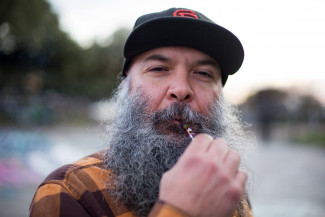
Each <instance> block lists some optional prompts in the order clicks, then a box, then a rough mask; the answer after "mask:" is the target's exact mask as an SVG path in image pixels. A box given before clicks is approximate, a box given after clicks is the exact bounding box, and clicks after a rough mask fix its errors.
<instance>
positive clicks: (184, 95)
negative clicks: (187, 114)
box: [167, 73, 193, 102]
mask: <svg viewBox="0 0 325 217" xmlns="http://www.w3.org/2000/svg"><path fill="white" fill-rule="evenodd" d="M167 98H168V99H169V100H171V101H174V102H177V101H178V102H190V101H191V100H192V98H193V90H192V87H191V84H190V81H189V78H188V76H187V73H186V74H181V75H177V76H174V77H173V78H171V81H170V86H169V89H168V91H167Z"/></svg>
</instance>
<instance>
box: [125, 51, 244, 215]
mask: <svg viewBox="0 0 325 217" xmlns="http://www.w3.org/2000/svg"><path fill="white" fill-rule="evenodd" d="M127 76H130V81H131V94H132V92H133V91H135V90H138V89H141V90H142V91H144V93H146V94H147V95H149V96H150V97H151V98H152V100H151V104H150V105H149V108H148V109H149V110H150V111H157V110H160V109H164V108H166V107H167V106H168V105H170V104H171V103H173V102H184V103H187V104H189V105H190V106H191V108H192V109H194V110H195V111H198V112H200V113H202V114H206V108H207V107H208V106H209V105H211V103H212V102H213V101H214V100H215V99H216V98H218V96H219V95H220V94H221V91H222V83H221V69H220V66H219V64H218V63H217V62H216V61H215V60H214V59H213V58H211V57H210V56H208V55H206V54H205V53H203V52H200V51H198V50H195V49H192V48H188V47H163V48H157V49H153V50H150V51H147V52H145V53H142V54H140V55H138V56H137V57H136V58H134V60H133V62H132V64H131V66H130V69H129V71H128V72H127ZM150 111H149V112H150ZM178 121H179V120H175V122H178ZM239 163H240V155H239V154H238V153H237V152H235V151H233V150H229V149H228V146H227V144H226V143H225V141H224V140H222V139H220V138H219V139H213V138H212V137H211V136H209V135H205V134H200V135H197V136H196V137H195V138H194V140H193V141H192V142H191V143H190V144H189V146H188V148H187V149H186V150H185V152H184V153H183V155H182V156H181V157H180V158H179V160H178V162H177V163H176V164H175V165H174V167H173V168H171V169H170V170H169V171H167V172H166V173H165V174H164V175H163V177H162V179H161V183H160V192H159V199H160V200H162V201H165V202H167V203H168V204H170V205H173V206H174V207H176V208H178V209H180V210H182V211H184V212H186V213H188V214H190V215H191V216H220V217H221V216H222V217H224V216H232V214H233V212H234V210H235V208H236V205H237V203H238V201H239V199H240V197H241V196H242V194H243V192H244V188H245V183H246V179H247V175H246V173H245V172H243V171H240V170H239V169H238V166H239Z"/></svg>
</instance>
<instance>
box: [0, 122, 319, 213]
mask: <svg viewBox="0 0 325 217" xmlns="http://www.w3.org/2000/svg"><path fill="white" fill-rule="evenodd" d="M257 144H258V145H257V146H256V148H255V149H254V150H251V151H249V153H248V157H249V160H248V167H249V168H250V170H249V174H250V181H249V184H248V189H249V195H250V199H251V203H252V207H253V212H254V215H255V216H257V217H274V216H281V217H325V187H324V184H325V166H324V165H325V149H324V148H323V149H322V148H316V147H313V146H309V145H307V144H305V145H296V144H290V143H287V142H283V141H272V142H268V143H264V142H257ZM102 148H103V147H102V146H101V145H100V137H99V135H98V133H97V127H96V126H86V127H71V126H55V127H45V128H36V129H35V128H29V129H16V128H7V129H3V128H2V129H0V217H7V216H15V217H20V216H28V208H29V204H30V202H31V200H32V197H33V194H34V192H35V190H36V188H37V185H38V184H39V183H40V182H41V181H42V180H43V179H44V178H45V177H46V175H47V174H49V173H50V172H51V171H52V170H54V169H55V168H57V167H59V166H61V165H64V164H66V163H70V162H73V161H75V160H77V159H79V158H81V157H83V156H85V155H88V154H91V153H94V152H96V151H97V150H101V149H102Z"/></svg>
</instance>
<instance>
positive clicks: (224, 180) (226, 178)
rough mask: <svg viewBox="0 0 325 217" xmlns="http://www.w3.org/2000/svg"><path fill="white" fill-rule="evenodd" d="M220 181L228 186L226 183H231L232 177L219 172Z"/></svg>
mask: <svg viewBox="0 0 325 217" xmlns="http://www.w3.org/2000/svg"><path fill="white" fill-rule="evenodd" d="M219 180H220V182H221V183H224V184H226V183H229V182H230V177H229V175H228V174H227V173H226V172H224V171H219Z"/></svg>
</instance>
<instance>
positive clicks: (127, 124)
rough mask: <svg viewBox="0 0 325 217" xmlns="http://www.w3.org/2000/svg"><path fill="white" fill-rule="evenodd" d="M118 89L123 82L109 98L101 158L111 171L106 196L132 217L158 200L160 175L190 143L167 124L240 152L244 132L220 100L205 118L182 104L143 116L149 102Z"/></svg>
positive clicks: (179, 130) (142, 214)
mask: <svg viewBox="0 0 325 217" xmlns="http://www.w3.org/2000/svg"><path fill="white" fill-rule="evenodd" d="M125 82H127V81H124V83H125ZM122 86H123V83H122V84H121V85H120V87H119V89H118V91H117V93H116V95H115V98H113V102H114V103H115V105H116V108H118V111H117V114H116V115H115V118H114V119H113V121H111V122H108V123H106V124H104V129H105V132H106V136H107V135H108V136H107V137H108V138H107V137H106V138H107V139H106V144H107V146H108V147H109V148H108V150H107V152H106V154H105V156H104V160H105V164H106V166H107V167H108V169H110V170H111V172H112V175H111V177H110V183H109V185H110V189H112V190H111V192H110V194H111V195H112V196H113V197H115V198H116V199H117V201H118V202H120V203H122V204H123V205H125V206H126V208H128V209H129V210H130V211H131V212H133V213H134V214H135V215H137V216H147V215H148V214H149V212H150V210H151V209H152V206H153V205H154V203H155V201H157V199H158V194H159V183H160V179H161V177H162V175H163V173H164V172H166V171H167V170H169V169H171V168H172V167H173V165H174V164H175V163H176V161H177V160H178V158H179V157H180V155H181V154H182V153H183V152H184V150H185V149H186V147H187V146H188V144H189V143H190V141H191V139H190V138H189V137H188V135H187V134H186V132H185V130H184V129H183V126H182V124H175V123H174V122H172V120H175V119H178V120H179V119H181V122H182V123H183V124H188V125H189V126H190V127H191V128H193V130H194V132H195V133H207V134H209V135H211V136H213V137H214V138H216V137H223V138H224V139H225V140H226V141H227V142H228V144H229V145H230V148H233V149H235V150H237V151H239V152H240V153H242V152H243V150H244V149H243V146H245V138H246V137H245V134H244V132H243V130H242V128H241V126H240V124H239V123H240V122H239V120H238V118H237V116H236V115H234V114H233V111H234V110H232V109H230V107H229V106H227V105H226V104H225V103H224V102H223V99H222V97H220V99H219V100H217V101H216V102H215V103H214V104H213V105H212V106H211V107H210V108H207V114H208V115H202V114H200V113H197V112H195V111H193V110H191V108H190V107H189V106H188V105H186V104H184V103H173V104H171V105H170V106H169V107H168V108H166V109H164V110H161V111H157V112H154V113H152V114H148V112H147V110H148V109H147V108H148V104H149V102H150V100H151V99H150V98H149V97H148V96H145V95H144V93H142V91H141V90H138V91H137V92H136V93H132V94H130V93H129V84H128V83H126V86H125V87H122ZM242 154H243V153H242Z"/></svg>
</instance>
